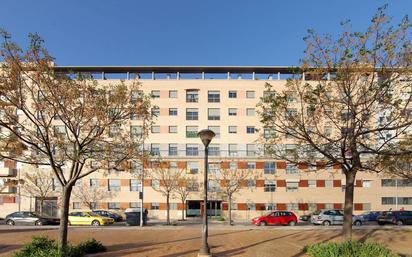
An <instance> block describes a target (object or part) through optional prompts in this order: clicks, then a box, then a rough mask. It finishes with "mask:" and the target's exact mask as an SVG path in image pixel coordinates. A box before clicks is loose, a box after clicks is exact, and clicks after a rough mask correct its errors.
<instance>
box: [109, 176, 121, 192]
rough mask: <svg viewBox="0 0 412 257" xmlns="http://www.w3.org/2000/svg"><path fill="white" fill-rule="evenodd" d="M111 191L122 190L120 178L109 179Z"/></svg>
mask: <svg viewBox="0 0 412 257" xmlns="http://www.w3.org/2000/svg"><path fill="white" fill-rule="evenodd" d="M109 191H115V192H117V191H120V179H109Z"/></svg>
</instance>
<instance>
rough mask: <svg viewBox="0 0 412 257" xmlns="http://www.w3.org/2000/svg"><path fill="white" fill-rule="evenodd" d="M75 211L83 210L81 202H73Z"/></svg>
mask: <svg viewBox="0 0 412 257" xmlns="http://www.w3.org/2000/svg"><path fill="white" fill-rule="evenodd" d="M73 209H81V206H80V202H73Z"/></svg>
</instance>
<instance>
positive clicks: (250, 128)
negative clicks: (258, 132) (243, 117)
mask: <svg viewBox="0 0 412 257" xmlns="http://www.w3.org/2000/svg"><path fill="white" fill-rule="evenodd" d="M246 133H247V134H255V127H253V126H247V127H246Z"/></svg>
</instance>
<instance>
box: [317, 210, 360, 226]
mask: <svg viewBox="0 0 412 257" xmlns="http://www.w3.org/2000/svg"><path fill="white" fill-rule="evenodd" d="M310 221H311V223H312V224H314V225H323V226H330V225H342V224H343V211H342V210H338V209H331V210H321V211H316V212H314V213H313V214H312V217H311V220H310ZM363 222H364V221H363V219H362V218H361V217H360V216H356V215H353V217H352V223H353V225H355V226H361V225H362V224H363Z"/></svg>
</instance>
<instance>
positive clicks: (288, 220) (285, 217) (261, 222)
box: [252, 211, 298, 226]
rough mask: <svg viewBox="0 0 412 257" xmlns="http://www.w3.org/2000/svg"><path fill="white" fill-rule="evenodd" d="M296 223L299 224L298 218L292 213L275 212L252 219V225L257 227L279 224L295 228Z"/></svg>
mask: <svg viewBox="0 0 412 257" xmlns="http://www.w3.org/2000/svg"><path fill="white" fill-rule="evenodd" d="M296 223H298V218H297V217H296V215H295V214H294V213H293V212H290V211H273V212H271V213H269V214H267V215H264V216H261V217H257V218H254V219H252V224H255V225H257V226H266V225H278V224H280V225H289V226H294V225H296Z"/></svg>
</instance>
